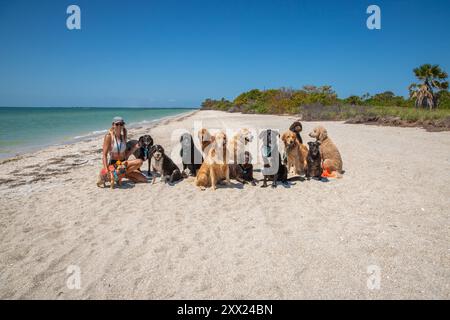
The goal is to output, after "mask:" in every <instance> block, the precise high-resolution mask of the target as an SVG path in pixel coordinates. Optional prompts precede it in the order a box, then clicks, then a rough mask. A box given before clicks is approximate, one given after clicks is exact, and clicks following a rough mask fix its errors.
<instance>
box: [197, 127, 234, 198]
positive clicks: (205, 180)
mask: <svg viewBox="0 0 450 320" xmlns="http://www.w3.org/2000/svg"><path fill="white" fill-rule="evenodd" d="M222 180H225V181H226V184H227V185H229V184H230V168H229V166H228V150H227V136H226V134H225V133H224V132H219V133H217V134H216V135H215V136H214V139H213V142H212V143H211V148H209V151H208V155H207V157H206V158H205V161H204V162H203V164H202V166H201V167H200V169H199V171H198V174H197V177H196V180H195V185H196V186H197V187H199V188H200V189H201V190H205V189H206V188H207V187H209V186H211V187H212V189H213V190H216V189H217V183H218V182H220V181H222Z"/></svg>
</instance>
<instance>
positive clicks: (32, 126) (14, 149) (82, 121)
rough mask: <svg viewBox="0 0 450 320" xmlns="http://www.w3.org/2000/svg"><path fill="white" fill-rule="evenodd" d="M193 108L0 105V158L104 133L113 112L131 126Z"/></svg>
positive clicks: (109, 123)
mask: <svg viewBox="0 0 450 320" xmlns="http://www.w3.org/2000/svg"><path fill="white" fill-rule="evenodd" d="M192 110H193V109H184V108H180V109H165V108H158V109H156V108H10V107H0V121H1V123H0V158H5V157H10V156H14V155H15V154H18V153H22V152H26V151H30V150H33V149H39V148H42V147H45V146H48V145H52V144H60V143H69V142H73V141H77V140H81V139H86V138H88V137H90V136H95V135H100V134H104V133H105V132H106V131H107V130H108V129H109V128H110V127H111V122H112V118H113V117H115V116H121V117H122V118H124V120H125V122H126V126H127V128H130V127H133V126H134V127H136V126H139V125H140V124H144V123H148V122H152V121H155V120H158V119H161V118H164V117H168V116H174V115H177V114H180V113H185V112H189V111H192Z"/></svg>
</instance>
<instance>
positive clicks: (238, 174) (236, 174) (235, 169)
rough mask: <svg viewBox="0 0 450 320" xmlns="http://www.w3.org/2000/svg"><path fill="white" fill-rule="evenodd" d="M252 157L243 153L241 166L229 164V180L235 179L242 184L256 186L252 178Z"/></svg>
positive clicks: (247, 153)
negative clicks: (248, 183)
mask: <svg viewBox="0 0 450 320" xmlns="http://www.w3.org/2000/svg"><path fill="white" fill-rule="evenodd" d="M251 159H252V156H251V155H250V152H248V151H245V153H244V163H243V164H234V163H233V164H229V167H230V178H231V179H236V180H237V181H239V182H240V183H242V184H246V183H247V182H250V183H251V184H252V186H256V180H255V179H254V178H253V165H252V163H251V162H252V160H251Z"/></svg>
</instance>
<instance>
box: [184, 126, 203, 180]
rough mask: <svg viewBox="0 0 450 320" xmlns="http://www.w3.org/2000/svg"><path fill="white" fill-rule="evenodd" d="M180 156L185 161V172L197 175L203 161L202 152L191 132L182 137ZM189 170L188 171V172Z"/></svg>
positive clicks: (189, 174)
mask: <svg viewBox="0 0 450 320" xmlns="http://www.w3.org/2000/svg"><path fill="white" fill-rule="evenodd" d="M180 143H181V150H180V156H181V159H182V162H183V173H184V174H186V175H188V176H193V177H195V176H196V175H197V171H198V170H199V169H200V167H201V165H202V163H203V157H202V154H201V152H200V151H199V150H198V149H197V147H196V146H195V145H194V139H193V138H192V136H191V135H190V134H189V133H184V134H183V135H182V136H181V137H180ZM187 171H188V173H186V172H187Z"/></svg>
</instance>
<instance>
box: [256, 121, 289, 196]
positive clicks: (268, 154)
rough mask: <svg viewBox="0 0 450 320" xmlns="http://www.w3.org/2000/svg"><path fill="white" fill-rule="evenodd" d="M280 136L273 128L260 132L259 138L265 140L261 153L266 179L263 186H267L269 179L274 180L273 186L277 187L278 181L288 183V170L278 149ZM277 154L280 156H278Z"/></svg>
mask: <svg viewBox="0 0 450 320" xmlns="http://www.w3.org/2000/svg"><path fill="white" fill-rule="evenodd" d="M279 136H280V134H279V133H278V131H276V130H272V129H267V130H263V131H261V133H260V134H259V138H260V139H262V140H263V144H262V150H261V153H262V158H263V163H264V166H263V170H262V173H263V176H264V181H263V185H262V186H261V188H267V181H268V180H272V188H276V187H277V181H281V183H282V184H283V185H288V180H287V176H288V170H287V168H286V166H285V165H284V162H283V161H282V159H281V154H280V152H279V150H278V142H277V138H278V137H279ZM277 154H278V158H276V155H277ZM277 160H278V162H277Z"/></svg>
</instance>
